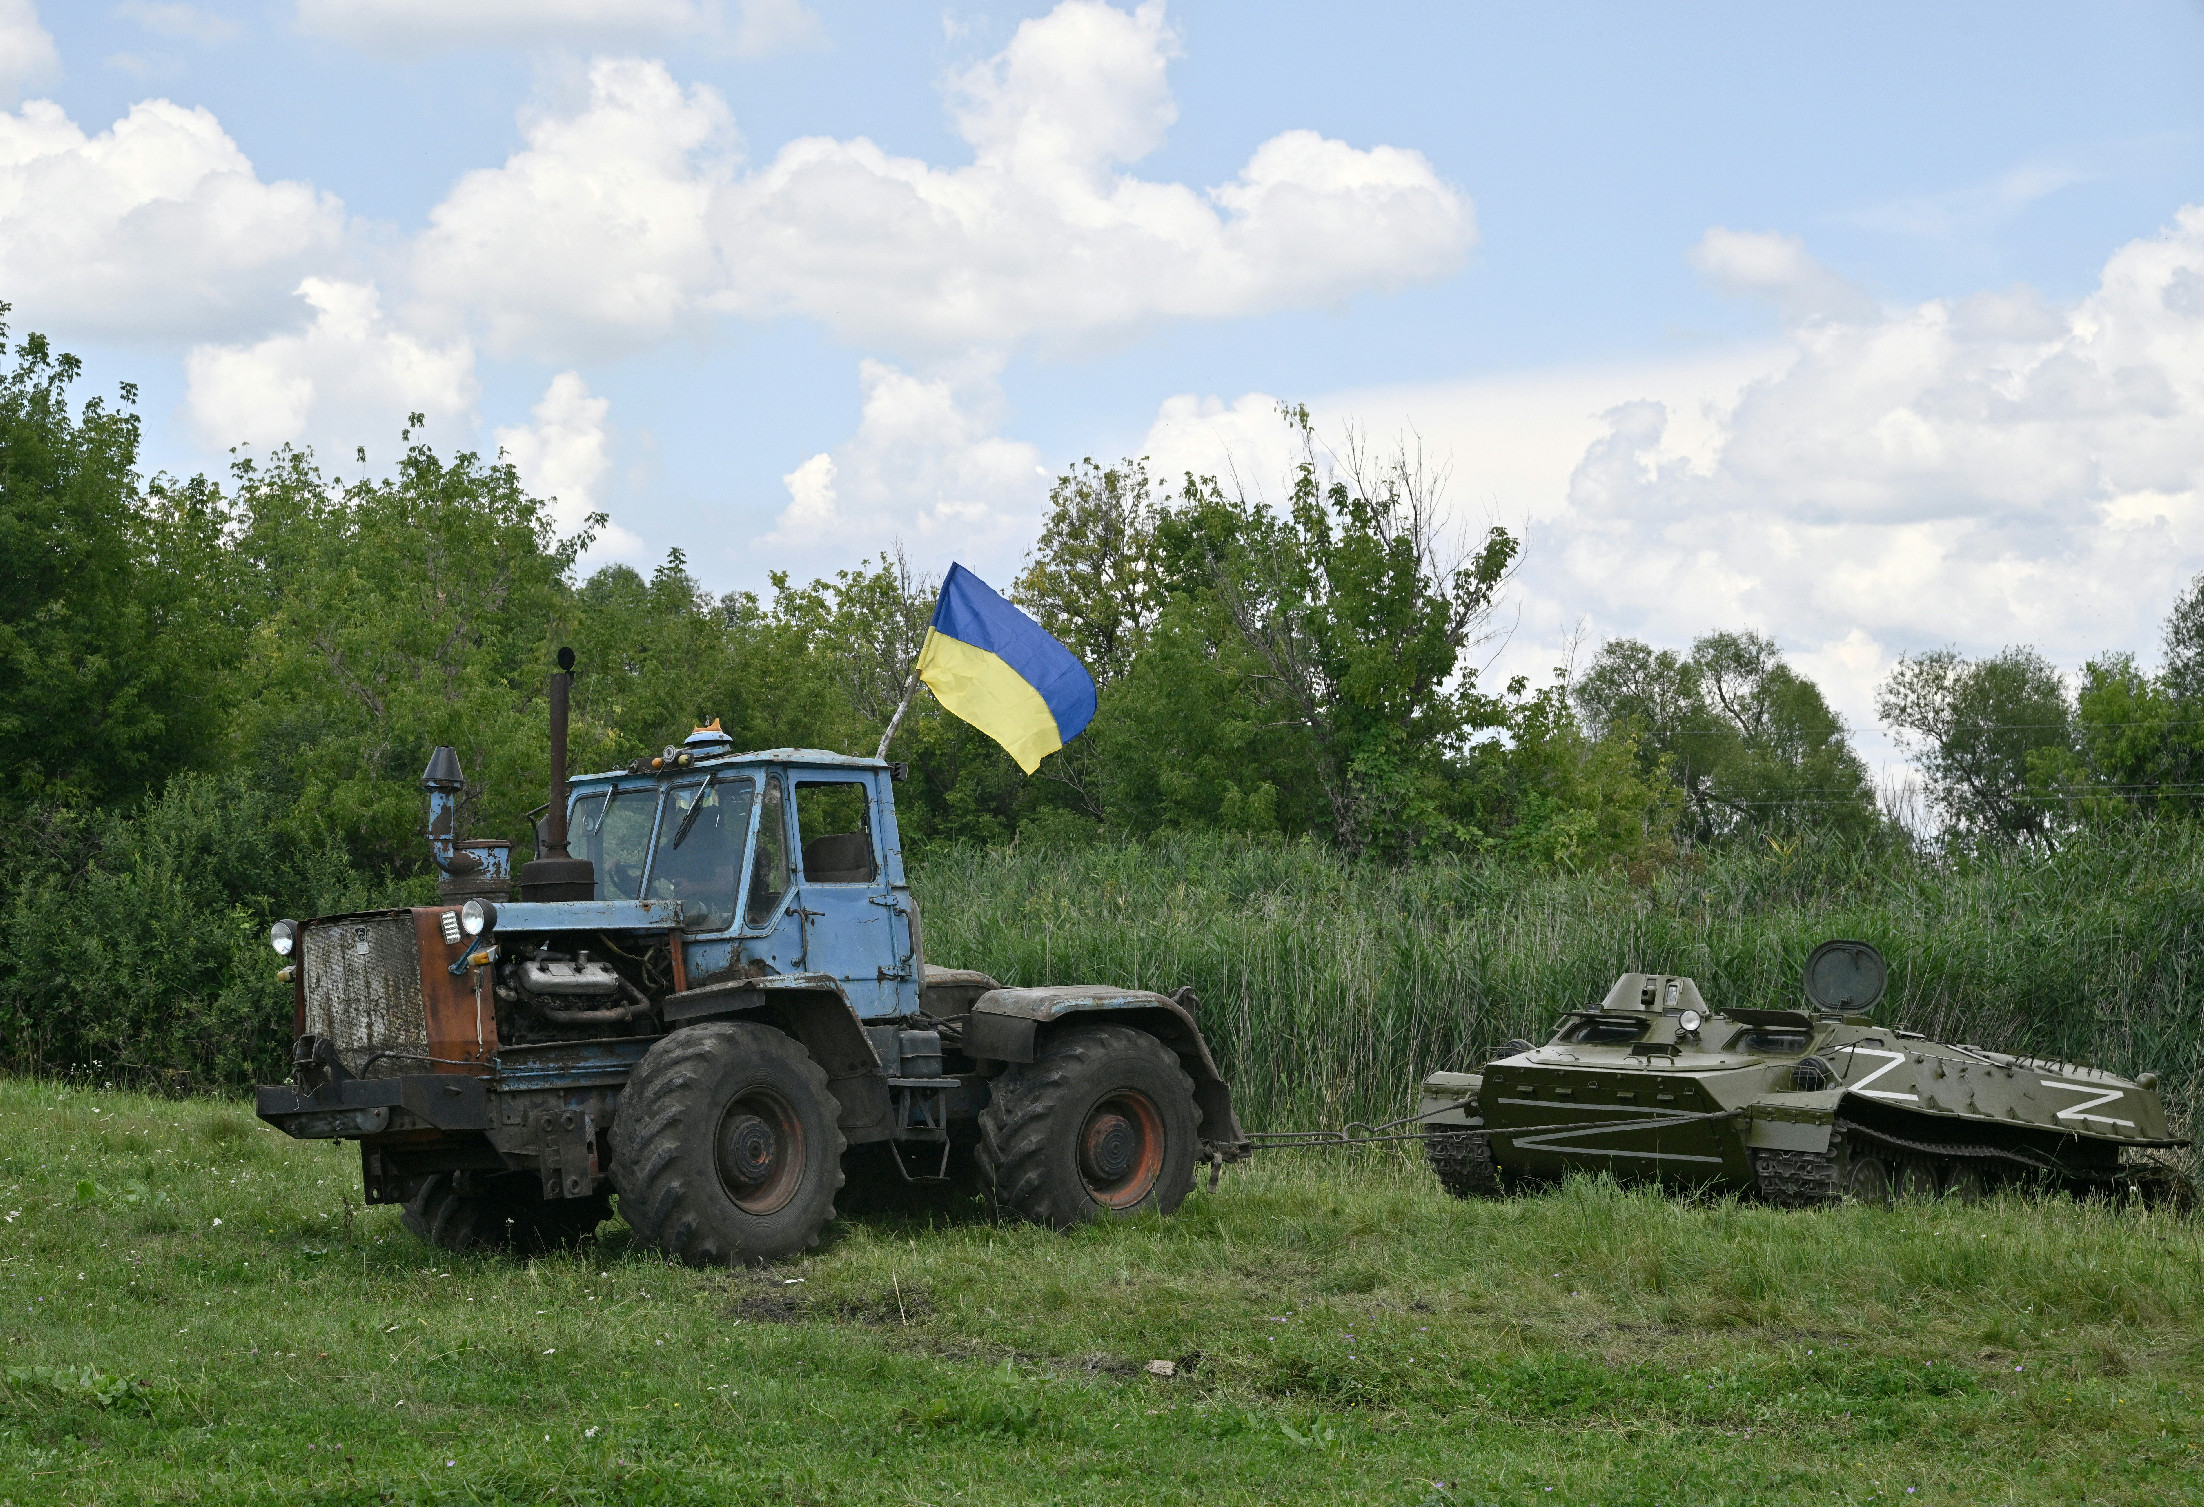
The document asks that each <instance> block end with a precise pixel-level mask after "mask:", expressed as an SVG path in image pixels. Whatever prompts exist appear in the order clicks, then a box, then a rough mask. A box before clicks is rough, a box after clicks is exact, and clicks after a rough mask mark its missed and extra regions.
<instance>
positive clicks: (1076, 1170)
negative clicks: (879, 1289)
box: [979, 1026, 1200, 1229]
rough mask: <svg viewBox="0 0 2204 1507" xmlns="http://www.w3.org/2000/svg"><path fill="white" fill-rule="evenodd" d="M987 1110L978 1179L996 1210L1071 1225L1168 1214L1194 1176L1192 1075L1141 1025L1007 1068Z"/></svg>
mask: <svg viewBox="0 0 2204 1507" xmlns="http://www.w3.org/2000/svg"><path fill="white" fill-rule="evenodd" d="M994 1088H995V1092H994V1096H993V1098H991V1099H990V1100H989V1101H988V1105H987V1108H985V1109H983V1110H981V1111H980V1148H979V1163H980V1174H981V1177H982V1178H983V1179H984V1180H985V1182H986V1184H987V1186H988V1189H989V1191H990V1192H991V1193H992V1195H993V1197H994V1200H995V1207H996V1208H997V1210H999V1211H1002V1212H1005V1213H1009V1214H1014V1215H1016V1216H1017V1217H1018V1218H1020V1219H1029V1220H1032V1221H1033V1222H1034V1223H1035V1224H1046V1225H1053V1226H1055V1227H1056V1228H1058V1229H1068V1228H1070V1227H1071V1226H1072V1225H1075V1224H1078V1223H1080V1222H1081V1221H1083V1220H1088V1219H1094V1218H1098V1217H1100V1216H1103V1215H1112V1216H1123V1215H1130V1214H1137V1213H1140V1212H1142V1211H1144V1210H1148V1209H1155V1210H1159V1211H1161V1212H1162V1213H1165V1214H1168V1213H1170V1212H1171V1211H1172V1210H1174V1209H1176V1208H1177V1207H1178V1206H1179V1204H1180V1202H1181V1201H1182V1200H1184V1199H1185V1197H1186V1193H1187V1190H1188V1189H1189V1188H1191V1187H1192V1186H1193V1183H1194V1152H1195V1149H1196V1142H1197V1140H1198V1132H1199V1126H1200V1120H1199V1117H1198V1116H1197V1115H1196V1113H1195V1110H1194V1081H1193V1079H1191V1078H1189V1077H1187V1076H1186V1072H1185V1070H1184V1069H1183V1068H1181V1067H1180V1066H1179V1060H1178V1054H1177V1053H1175V1052H1173V1051H1172V1050H1171V1049H1170V1048H1169V1047H1167V1046H1165V1045H1164V1044H1163V1043H1162V1042H1160V1041H1158V1040H1156V1039H1155V1038H1154V1037H1153V1036H1150V1035H1149V1034H1148V1033H1147V1032H1145V1031H1135V1030H1132V1029H1130V1028H1128V1027H1125V1026H1083V1027H1080V1028H1078V1029H1075V1030H1071V1031H1067V1032H1064V1033H1063V1034H1062V1035H1059V1036H1057V1037H1056V1038H1054V1039H1053V1040H1051V1041H1050V1042H1049V1043H1048V1044H1047V1045H1046V1046H1044V1047H1043V1048H1042V1049H1041V1054H1040V1057H1039V1058H1038V1059H1037V1060H1036V1061H1033V1062H1028V1063H1021V1064H1018V1065H1016V1066H1013V1067H1011V1068H1009V1069H1008V1070H1006V1071H1005V1072H1004V1073H1003V1075H1002V1076H1001V1077H999V1078H997V1079H996V1080H995V1085H994Z"/></svg>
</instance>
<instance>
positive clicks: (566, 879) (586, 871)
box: [520, 649, 597, 900]
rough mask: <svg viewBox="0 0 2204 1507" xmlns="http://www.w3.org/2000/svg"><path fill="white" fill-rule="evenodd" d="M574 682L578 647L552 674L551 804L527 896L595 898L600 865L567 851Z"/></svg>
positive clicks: (564, 654) (524, 886)
mask: <svg viewBox="0 0 2204 1507" xmlns="http://www.w3.org/2000/svg"><path fill="white" fill-rule="evenodd" d="M573 686H574V651H573V650H572V649H561V650H559V668H558V672H557V673H556V674H554V675H553V676H552V677H551V684H550V688H549V689H550V702H551V806H550V809H549V810H548V811H546V812H545V813H544V818H543V844H542V847H541V848H540V849H539V850H538V851H537V854H536V856H535V857H534V858H533V859H531V860H530V861H529V862H528V863H526V864H524V865H523V866H522V867H521V871H520V898H521V899H523V900H594V899H596V898H597V870H596V866H595V865H593V864H592V863H590V861H589V860H588V859H586V858H574V857H571V856H569V855H568V853H567V851H566V723H567V704H568V699H569V693H570V692H571V691H572V689H573Z"/></svg>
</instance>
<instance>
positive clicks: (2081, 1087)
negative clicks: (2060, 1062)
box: [2036, 1078, 2135, 1130]
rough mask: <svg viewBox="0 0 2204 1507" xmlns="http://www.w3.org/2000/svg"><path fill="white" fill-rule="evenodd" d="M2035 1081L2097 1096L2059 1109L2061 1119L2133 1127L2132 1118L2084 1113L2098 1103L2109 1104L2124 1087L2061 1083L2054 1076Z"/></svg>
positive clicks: (2118, 1095)
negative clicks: (2068, 1107)
mask: <svg viewBox="0 0 2204 1507" xmlns="http://www.w3.org/2000/svg"><path fill="white" fill-rule="evenodd" d="M2036 1082H2038V1083H2040V1084H2042V1085H2043V1086H2044V1087H2045V1088H2065V1089H2071V1090H2073V1091H2074V1092H2075V1093H2077V1094H2095V1095H2096V1096H2097V1097H2096V1098H2094V1099H2090V1100H2087V1101H2085V1102H2083V1103H2080V1104H2077V1105H2075V1106H2074V1107H2073V1108H2071V1109H2062V1110H2060V1111H2059V1112H2058V1116H2057V1117H2058V1118H2059V1119H2061V1120H2088V1121H2090V1122H2091V1123H2092V1124H2096V1125H2125V1126H2126V1127H2127V1128H2128V1129H2130V1130H2133V1129H2134V1128H2135V1122H2134V1121H2133V1120H2115V1119H2113V1118H2112V1117H2111V1116H2110V1115H2093V1114H2088V1113H2085V1111H2087V1110H2092V1109H2095V1108H2096V1107H2097V1106H2099V1105H2100V1104H2110V1103H2111V1102H2112V1101H2113V1100H2114V1099H2117V1098H2120V1097H2121V1096H2122V1095H2123V1094H2124V1093H2125V1092H2126V1090H2125V1089H2118V1088H2100V1087H2099V1086H2098V1085H2096V1084H2094V1083H2061V1082H2059V1081H2058V1080H2057V1079H2056V1078H2038V1079H2037V1080H2036Z"/></svg>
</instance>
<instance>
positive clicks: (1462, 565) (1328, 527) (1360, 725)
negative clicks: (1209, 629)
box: [1159, 408, 1520, 858]
mask: <svg viewBox="0 0 2204 1507" xmlns="http://www.w3.org/2000/svg"><path fill="white" fill-rule="evenodd" d="M1282 413H1283V415H1284V417H1285V418H1286V420H1287V422H1288V423H1289V424H1290V425H1292V426H1293V428H1294V430H1295V433H1296V435H1297V437H1298V439H1299V441H1300V444H1301V447H1302V449H1301V459H1300V461H1299V462H1298V463H1297V464H1296V466H1295V468H1294V473H1293V479H1292V485H1291V491H1290V495H1289V498H1288V503H1287V507H1286V509H1285V511H1284V513H1283V514H1282V515H1281V514H1278V513H1274V512H1273V511H1271V510H1270V509H1268V508H1266V507H1264V506H1263V505H1262V504H1260V503H1259V502H1255V501H1253V500H1251V499H1250V498H1249V497H1248V496H1247V495H1246V493H1245V492H1244V491H1241V490H1238V489H1237V488H1236V489H1235V490H1234V492H1233V493H1231V494H1229V495H1228V494H1227V493H1226V492H1225V491H1224V489H1223V487H1222V486H1221V485H1220V484H1219V483H1218V482H1217V481H1216V480H1215V479H1214V478H1206V479H1202V480H1199V481H1197V480H1195V479H1194V478H1192V477H1189V478H1188V479H1187V485H1186V489H1185V491H1184V492H1183V493H1182V496H1181V500H1180V503H1179V505H1178V506H1177V507H1176V508H1174V509H1173V510H1172V511H1171V513H1170V515H1169V516H1168V517H1167V518H1166V519H1165V520H1164V521H1163V523H1162V524H1161V526H1160V528H1159V534H1160V535H1161V538H1162V545H1163V549H1164V552H1165V554H1166V557H1167V559H1168V560H1171V561H1175V562H1176V564H1175V566H1173V567H1170V572H1171V574H1173V575H1175V576H1176V577H1177V578H1178V579H1179V580H1180V581H1181V582H1185V581H1188V580H1189V579H1191V580H1192V581H1193V582H1195V583H1196V584H1198V585H1199V586H1201V587H1202V588H1204V589H1206V590H1208V591H1210V592H1213V593H1214V596H1215V599H1216V601H1217V602H1218V604H1219V605H1220V606H1221V607H1222V609H1223V610H1224V612H1225V613H1226V615H1227V616H1228V618H1229V619H1230V621H1231V623H1232V624H1233V626H1234V627H1235V628H1236V629H1237V630H1238V632H1239V634H1240V636H1241V638H1242V639H1243V640H1244V641H1245V642H1246V644H1247V645H1248V646H1249V648H1251V649H1252V650H1253V651H1254V655H1255V658H1256V659H1257V660H1258V661H1259V662H1260V663H1261V666H1262V673H1263V679H1264V681H1265V688H1266V689H1267V691H1268V692H1269V697H1268V699H1269V701H1270V703H1271V705H1272V706H1273V707H1274V708H1275V710H1276V714H1277V716H1278V717H1279V718H1280V719H1282V720H1284V721H1286V722H1288V723H1290V724H1292V725H1294V726H1297V727H1299V728H1300V729H1301V731H1302V733H1303V735H1304V736H1305V737H1306V738H1307V740H1308V743H1309V746H1310V753H1311V766H1312V769H1313V772H1314V774H1315V776H1316V780H1317V784H1318V787H1319V788H1320V789H1321V790H1322V792H1323V794H1324V798H1325V800H1326V802H1327V804H1328V805H1329V807H1330V810H1331V826H1332V830H1333V833H1334V835H1335V836H1336V837H1337V839H1338V841H1339V843H1340V845H1341V846H1342V847H1343V848H1345V849H1347V850H1348V851H1349V852H1352V853H1361V852H1365V851H1378V852H1382V853H1384V854H1385V855H1387V856H1389V857H1394V858H1399V857H1404V856H1406V855H1407V854H1409V853H1410V852H1412V851H1414V850H1416V849H1417V848H1419V847H1422V846H1425V845H1427V844H1429V843H1433V842H1447V841H1453V840H1458V839H1462V838H1465V837H1467V836H1468V835H1469V834H1468V831H1467V829H1466V828H1464V827H1463V826H1462V824H1461V823H1460V821H1459V820H1458V815H1457V813H1456V811H1455V810H1454V809H1453V808H1454V807H1456V806H1457V805H1458V802H1456V801H1455V800H1454V799H1453V798H1452V794H1451V792H1450V789H1449V786H1450V783H1451V781H1450V771H1449V767H1448V760H1449V758H1450V757H1452V756H1455V755H1458V754H1459V753H1460V751H1461V749H1462V747H1463V746H1464V741H1465V738H1466V735H1467V734H1468V733H1469V732H1470V731H1471V730H1472V729H1474V728H1477V727H1482V726H1490V725H1493V723H1494V722H1495V721H1496V720H1497V713H1496V710H1495V704H1494V703H1493V702H1492V700H1491V698H1489V697H1482V696H1480V695H1478V694H1477V692H1476V689H1475V686H1474V684H1473V682H1472V679H1471V677H1470V676H1469V675H1467V674H1464V673H1462V671H1461V658H1462V654H1463V651H1464V650H1465V649H1467V648H1468V647H1469V645H1470V644H1471V643H1473V642H1475V641H1477V639H1478V638H1479V636H1480V635H1481V633H1482V631H1483V629H1484V627H1485V625H1486V623H1487V621H1488V619H1489V618H1490V616H1491V613H1492V609H1493V604H1494V601H1495V599H1496V597H1497V594H1498V592H1499V590H1500V587H1501V585H1502V584H1503V583H1504V582H1505V581H1506V579H1507V577H1508V574H1509V572H1510V570H1511V568H1512V566H1513V564H1514V561H1515V558H1516V555H1517V553H1518V551H1519V549H1520V546H1519V545H1518V543H1517V541H1516V540H1515V539H1514V537H1513V536H1511V535H1510V534H1509V533H1508V532H1507V530H1505V529H1502V528H1498V527H1495V528H1492V529H1490V530H1488V531H1487V533H1486V535H1485V537H1484V539H1483V541H1482V542H1481V544H1480V545H1479V546H1478V547H1477V548H1476V549H1475V550H1473V551H1469V552H1467V553H1461V554H1457V553H1454V552H1453V551H1452V550H1451V549H1450V547H1449V544H1448V540H1447V536H1446V535H1445V533H1444V531H1443V528H1442V525H1441V522H1440V516H1439V500H1440V495H1441V493H1442V491H1443V488H1444V482H1445V477H1444V475H1443V474H1442V473H1439V472H1435V471H1433V470H1431V469H1430V468H1428V467H1426V466H1425V465H1424V463H1423V459H1422V456H1421V454H1420V452H1412V451H1410V450H1408V449H1406V448H1403V449H1401V450H1398V451H1396V452H1395V453H1394V454H1393V455H1391V456H1389V457H1386V458H1385V459H1383V460H1378V459H1377V458H1375V457H1373V456H1372V455H1371V454H1370V453H1369V452H1368V451H1367V449H1366V448H1365V447H1364V446H1363V445H1362V444H1361V443H1360V442H1359V441H1358V440H1356V439H1355V438H1354V437H1353V436H1350V437H1349V441H1348V443H1347V445H1346V446H1345V447H1344V451H1343V453H1342V454H1340V455H1339V456H1337V457H1335V459H1336V460H1337V461H1338V462H1339V465H1338V470H1337V472H1336V473H1335V474H1334V475H1332V476H1331V477H1330V478H1329V479H1327V478H1326V477H1325V476H1324V475H1323V474H1322V473H1321V469H1320V467H1319V464H1318V458H1317V453H1316V438H1315V433H1314V430H1313V428H1312V426H1311V424H1310V420H1309V414H1308V410H1307V409H1306V408H1284V409H1282Z"/></svg>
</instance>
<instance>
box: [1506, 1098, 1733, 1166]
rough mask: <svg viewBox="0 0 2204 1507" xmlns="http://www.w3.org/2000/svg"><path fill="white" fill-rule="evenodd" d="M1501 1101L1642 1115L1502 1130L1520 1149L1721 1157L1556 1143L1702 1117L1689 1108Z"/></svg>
mask: <svg viewBox="0 0 2204 1507" xmlns="http://www.w3.org/2000/svg"><path fill="white" fill-rule="evenodd" d="M1499 1102H1500V1103H1502V1104H1523V1105H1529V1106H1530V1107H1532V1108H1534V1109H1556V1108H1568V1109H1573V1110H1592V1111H1594V1112H1596V1113H1601V1114H1634V1115H1639V1116H1642V1117H1643V1118H1640V1119H1636V1120H1629V1121H1626V1122H1624V1123H1622V1124H1619V1125H1579V1126H1575V1127H1572V1128H1570V1129H1566V1130H1549V1131H1540V1132H1538V1133H1536V1134H1532V1135H1525V1134H1523V1133H1522V1132H1520V1131H1503V1132H1501V1133H1502V1134H1504V1135H1506V1136H1507V1137H1508V1139H1509V1140H1511V1141H1512V1142H1514V1144H1515V1148H1516V1150H1518V1151H1524V1150H1529V1151H1552V1152H1557V1153H1559V1154H1560V1155H1562V1156H1627V1157H1635V1158H1637V1159H1639V1160H1641V1161H1649V1162H1713V1163H1716V1164H1717V1165H1719V1164H1720V1162H1721V1160H1722V1159H1721V1158H1720V1157H1718V1156H1689V1155H1686V1154H1684V1153H1682V1152H1677V1151H1625V1150H1623V1149H1622V1148H1620V1147H1614V1146H1562V1145H1559V1144H1557V1143H1558V1142H1561V1141H1573V1140H1575V1139H1577V1138H1578V1137H1579V1136H1588V1135H1599V1136H1607V1135H1621V1134H1624V1133H1626V1132H1629V1131H1637V1130H1658V1129H1659V1128H1660V1127H1661V1126H1663V1125H1667V1124H1671V1123H1673V1122H1675V1121H1677V1120H1696V1119H1698V1118H1699V1116H1698V1115H1696V1114H1694V1113H1692V1112H1691V1111H1689V1110H1681V1109H1672V1110H1656V1111H1654V1112H1653V1113H1651V1114H1650V1115H1648V1114H1647V1113H1646V1111H1644V1110H1642V1109H1634V1108H1629V1107H1626V1106H1624V1105H1620V1104H1571V1105H1566V1106H1563V1105H1555V1104H1552V1103H1548V1102H1546V1101H1544V1100H1540V1099H1502V1100H1500V1101H1499Z"/></svg>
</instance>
